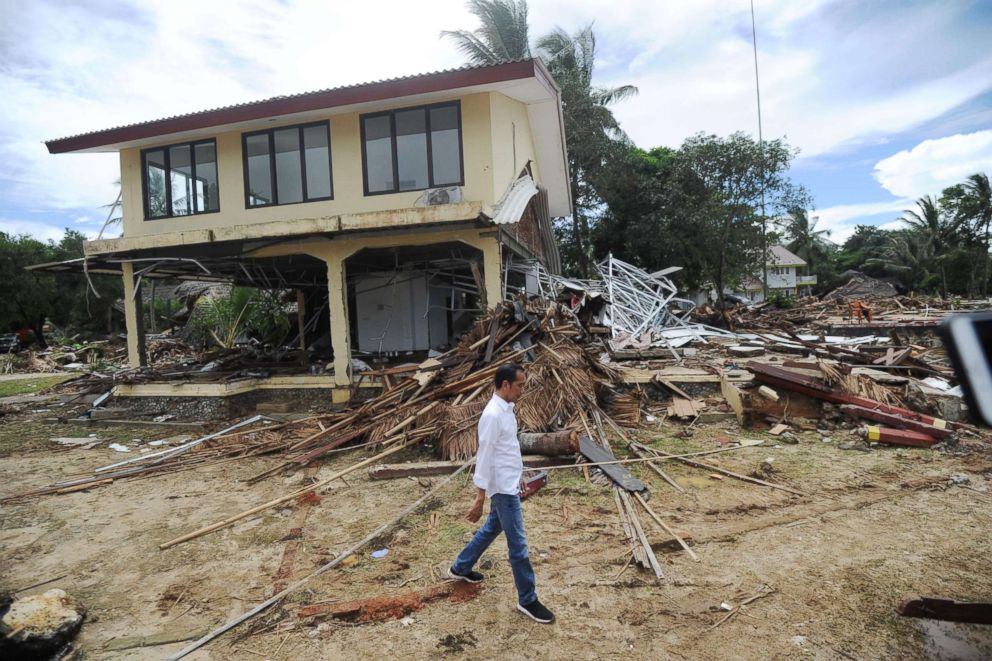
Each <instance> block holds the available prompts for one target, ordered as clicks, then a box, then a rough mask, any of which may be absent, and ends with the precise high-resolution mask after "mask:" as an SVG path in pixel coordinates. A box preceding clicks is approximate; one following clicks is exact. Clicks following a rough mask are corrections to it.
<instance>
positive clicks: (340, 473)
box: [158, 439, 420, 550]
mask: <svg viewBox="0 0 992 661" xmlns="http://www.w3.org/2000/svg"><path fill="white" fill-rule="evenodd" d="M419 440H420V439H417V440H414V441H409V442H407V443H402V444H400V445H397V446H395V447H392V448H389V449H388V450H385V451H383V452H380V453H379V454H377V455H375V456H374V457H369V458H368V459H366V460H364V461H360V462H358V463H357V464H355V465H353V466H350V467H349V468H345V469H344V470H342V471H338V472H337V473H335V474H334V475H332V476H330V477H329V478H327V479H326V480H321V481H320V482H317V483H316V484H311V485H310V486H307V487H304V488H302V489H298V490H297V491H294V492H293V493H290V494H287V495H285V496H280V497H279V498H275V499H274V500H270V501H269V502H267V503H262V504H261V505H258V506H256V507H252V508H251V509H248V510H245V511H244V512H241V513H240V514H235V515H234V516H231V517H228V518H226V519H224V520H223V521H219V522H217V523H214V524H211V525H209V526H205V527H203V528H200V529H199V530H196V531H194V532H191V533H189V534H186V535H183V536H182V537H176V538H175V539H171V540H169V541H168V542H165V543H163V544H159V546H158V547H159V549H161V550H165V549H167V548H171V547H173V546H176V545H177V544H182V543H183V542H188V541H189V540H191V539H196V538H197V537H202V536H203V535H206V534H208V533H212V532H214V531H215V530H220V529H221V528H226V527H227V526H229V525H231V524H232V523H234V522H236V521H240V520H241V519H243V518H245V517H248V516H251V515H252V514H258V513H259V512H263V511H265V510H267V509H269V508H271V507H275V506H276V505H279V504H281V503H285V502H286V501H289V500H293V499H294V498H296V497H297V496H301V495H303V494H305V493H307V492H308V491H317V490H318V489H321V488H323V487H325V486H327V485H328V484H330V483H331V482H333V481H334V480H337V479H338V478H341V477H343V476H345V475H347V474H348V473H351V472H353V471H356V470H358V469H359V468H363V467H365V466H368V465H369V464H371V463H372V462H375V461H379V460H380V459H382V458H384V457H388V456H389V455H391V454H396V453H397V452H399V451H400V450H404V449H406V448H408V447H410V446H411V445H413V444H414V443H416V442H418V441H419Z"/></svg>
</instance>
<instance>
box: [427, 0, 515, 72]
mask: <svg viewBox="0 0 992 661" xmlns="http://www.w3.org/2000/svg"><path fill="white" fill-rule="evenodd" d="M468 10H469V11H470V12H471V13H472V14H474V15H475V17H476V18H478V19H479V22H480V23H481V24H482V25H481V26H480V27H479V28H478V29H477V30H444V31H442V32H441V36H442V37H447V38H449V39H453V40H454V41H455V43H456V44H457V45H458V49H459V50H460V51H461V52H462V53H464V54H465V55H466V56H467V57H468V60H469V62H471V63H472V64H498V63H500V62H507V61H509V60H519V59H522V58H526V57H530V41H529V38H528V36H527V0H469V1H468Z"/></svg>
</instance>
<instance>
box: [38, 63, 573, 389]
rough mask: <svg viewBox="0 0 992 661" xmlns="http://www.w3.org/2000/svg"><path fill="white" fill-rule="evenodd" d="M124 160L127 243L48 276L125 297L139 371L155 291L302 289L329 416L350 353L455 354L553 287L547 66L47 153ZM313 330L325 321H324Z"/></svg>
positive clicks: (555, 99)
mask: <svg viewBox="0 0 992 661" xmlns="http://www.w3.org/2000/svg"><path fill="white" fill-rule="evenodd" d="M46 144H47V146H48V149H49V151H50V152H51V153H52V154H66V153H82V152H117V153H119V155H120V170H121V175H120V180H121V193H122V205H123V233H122V235H121V236H120V237H119V238H114V239H102V240H95V241H89V242H87V243H86V244H85V255H86V257H85V259H84V260H80V261H78V262H76V263H75V264H72V265H66V264H63V265H49V266H51V267H53V268H59V269H63V270H64V269H66V268H74V269H78V270H83V269H85V270H86V271H87V272H88V273H103V274H117V273H119V274H120V275H121V277H122V278H123V280H124V292H125V296H124V302H125V312H126V314H125V317H126V325H127V331H128V332H127V344H128V357H129V362H130V364H131V365H133V366H139V365H143V364H144V363H145V350H144V331H143V328H142V315H141V313H140V310H141V307H140V306H141V282H142V280H145V281H147V279H148V278H151V277H159V278H172V279H197V280H203V279H206V280H218V281H226V282H230V283H233V284H236V285H243V286H251V287H258V288H270V289H284V290H285V289H296V290H298V292H299V300H300V304H301V307H302V306H305V307H306V308H307V309H308V312H310V313H312V314H311V317H312V318H313V319H314V320H315V323H316V324H317V325H319V326H320V328H317V329H311V335H313V334H314V331H315V330H316V331H317V333H318V334H319V333H320V332H321V331H323V332H325V333H326V335H329V338H330V344H331V346H332V348H333V370H332V373H331V374H330V375H329V376H328V378H332V379H333V383H334V385H335V386H336V387H337V391H336V395H337V396H336V397H335V400H336V401H341V400H343V399H344V398H345V397H346V396H347V392H348V387H349V386H351V385H352V374H351V357H352V353H353V351H356V350H361V351H367V352H380V353H383V352H390V351H401V352H406V351H427V350H429V349H431V348H437V347H443V346H448V345H450V344H452V343H453V342H454V341H456V340H457V335H458V333H459V332H460V330H461V329H463V328H464V327H465V326H466V325H467V323H468V319H466V316H468V317H469V318H471V317H474V316H475V314H476V313H477V312H478V310H479V309H482V308H484V307H486V306H490V307H491V306H493V305H495V304H496V303H497V302H498V301H501V300H503V298H504V296H505V295H506V292H507V289H508V288H510V287H512V288H513V289H514V290H516V289H518V288H521V287H526V286H528V284H529V285H531V286H533V284H534V277H533V276H531V275H530V274H528V273H527V272H526V271H527V270H526V268H524V269H523V270H521V269H520V268H518V267H514V268H510V265H511V262H514V263H515V264H520V263H525V264H530V265H537V264H541V265H543V267H544V268H545V269H547V270H548V271H549V272H552V273H554V272H557V271H559V270H560V260H559V255H558V248H557V245H556V243H555V241H554V238H553V234H552V228H551V222H552V218H554V217H560V216H566V215H569V214H570V213H571V199H570V192H569V183H568V182H569V176H568V164H567V156H566V152H565V136H564V125H563V121H562V109H561V99H560V94H559V89H558V87H557V85H556V84H555V82H554V80H553V79H552V77H551V76H550V74H549V73H548V71H547V69H546V68H545V66H544V65H543V64H542V63H541V62H540V61H539V60H533V59H525V60H520V61H514V62H507V63H502V64H495V65H489V66H468V67H463V68H460V69H454V70H448V71H442V72H438V73H430V74H423V75H416V76H409V77H404V78H396V79H391V80H386V81H381V82H373V83H367V84H361V85H354V86H348V87H339V88H334V89H329V90H322V91H316V92H307V93H302V94H296V95H292V96H281V97H275V98H272V99H267V100H264V101H258V102H254V103H246V104H241V105H235V106H228V107H223V108H217V109H214V110H206V111H202V112H195V113H191V114H188V115H181V116H177V117H170V118H166V119H160V120H155V121H148V122H142V123H138V124H131V125H128V126H123V127H119V128H111V129H106V130H101V131H95V132H92V133H86V134H82V135H76V136H73V137H69V138H62V139H58V140H52V141H49V142H47V143H46ZM317 312H320V314H317Z"/></svg>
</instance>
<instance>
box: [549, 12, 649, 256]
mask: <svg viewBox="0 0 992 661" xmlns="http://www.w3.org/2000/svg"><path fill="white" fill-rule="evenodd" d="M537 50H538V51H539V52H540V54H541V57H542V58H544V60H545V61H546V62H547V64H548V70H549V71H550V72H551V75H552V76H553V77H554V79H555V82H557V83H558V86H559V87H560V88H561V103H562V111H563V113H564V119H565V137H566V143H567V148H568V160H569V170H570V173H569V174H570V177H571V180H570V182H569V183H570V186H571V189H572V201H573V204H574V209H573V212H572V232H571V234H572V242H573V249H574V251H573V256H574V258H575V260H576V261H577V262H578V264H577V266H578V269H579V271H580V273H581V274H583V275H585V276H588V275H589V274H590V271H591V269H592V264H593V258H592V255H591V250H592V242H591V237H590V227H589V216H590V210H591V209H592V208H593V207H595V206H597V205H598V204H599V199H598V195H597V194H596V191H595V186H594V180H595V178H596V175H597V172H598V171H600V170H601V169H602V168H603V163H604V160H605V158H606V157H607V155H608V154H609V153H610V151H611V149H612V148H614V147H615V146H616V144H617V143H618V142H619V143H623V144H626V143H628V142H629V140H628V138H627V136H626V134H625V133H624V132H623V130H622V129H621V128H620V123H619V122H618V121H617V120H616V117H614V116H613V112H612V111H611V110H610V106H611V105H613V104H615V103H617V102H619V101H623V100H624V99H627V98H629V97H631V96H633V95H635V94H637V88H636V87H634V86H633V85H620V86H618V87H598V86H596V85H594V84H593V82H592V76H593V69H594V66H595V61H596V35H595V34H594V33H593V31H592V25H587V26H586V27H584V28H582V29H580V30H578V31H577V32H576V33H575V34H571V35H570V34H568V33H567V32H566V31H565V30H563V29H562V28H560V27H559V28H555V29H554V30H552V31H551V32H550V33H548V34H547V35H545V36H543V37H541V38H540V39H539V40H538V42H537Z"/></svg>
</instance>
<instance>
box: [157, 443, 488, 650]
mask: <svg viewBox="0 0 992 661" xmlns="http://www.w3.org/2000/svg"><path fill="white" fill-rule="evenodd" d="M469 465H470V462H465V465H464V466H462V467H461V468H459V469H458V470H457V471H455V472H454V473H452V474H451V475H449V476H448V477H446V478H445V479H444V480H442V481H440V482H438V484H437V486H435V487H434V488H433V489H431V490H430V491H428V492H427V493H425V494H424V495H423V496H421V497H420V498H418V499H417V500H416V501H415V502H413V503H412V504H410V505H409V506H407V507H405V508H404V509H403V510H402V511H401V512H400V513H399V514H397V515H396V516H394V517H393V518H392V519H390V520H389V521H387V522H386V523H384V524H382V525H381V526H379V527H378V528H376V529H375V530H373V531H372V532H370V533H369V534H368V535H366V536H365V537H363V538H362V539H361V540H359V541H358V542H356V543H355V544H353V545H352V546H350V547H348V548H347V549H346V550H344V551H342V552H341V554H340V555H339V556H337V557H336V558H334V559H333V560H331V561H330V562H328V563H326V564H324V565H322V566H321V567H320V568H319V569H317V571H315V572H313V573H312V574H310V575H309V576H306V577H304V578H302V579H300V580H299V581H297V582H296V583H293V584H292V585H290V586H289V587H287V588H286V589H285V590H283V591H282V592H280V593H279V594H276V595H274V596H272V597H271V598H269V599H267V600H265V601H263V602H262V603H260V604H259V605H258V606H255V607H254V608H252V609H251V610H250V611H248V612H247V613H244V614H243V615H240V616H238V617H236V618H234V619H233V620H231V621H230V622H228V623H227V624H225V625H223V626H221V627H218V628H217V629H215V630H213V631H211V632H210V633H208V634H207V635H205V636H203V637H202V638H200V639H199V640H196V641H194V642H193V643H192V644H190V645H188V646H187V647H184V648H183V649H181V650H179V651H178V652H176V653H175V654H173V655H172V656H170V657H169V658H168V661H178V659H181V658H183V657H184V656H186V655H188V654H191V653H192V652H194V651H196V650H198V649H200V648H201V647H203V646H204V645H206V644H207V643H209V642H210V641H211V640H213V639H214V638H217V637H218V636H220V635H222V634H224V633H226V632H228V631H230V630H231V629H233V628H234V627H236V626H238V625H239V624H241V623H242V622H246V621H248V620H250V619H251V618H253V617H255V616H256V615H258V614H259V613H261V612H262V611H264V610H265V609H267V608H269V607H271V606H272V605H274V604H276V603H278V602H280V601H282V600H283V599H284V598H285V597H286V595H288V594H290V593H292V592H295V591H296V590H298V589H299V588H301V587H303V586H304V585H305V584H306V583H307V582H308V581H310V579H312V578H314V577H315V576H319V575H320V574H323V573H324V572H326V571H328V570H331V569H333V568H334V567H337V566H338V565H339V564H341V563H342V562H343V561H344V560H345V558H348V557H351V556H352V555H354V554H355V553H357V552H358V551H360V550H361V549H362V548H363V547H364V546H365V545H366V544H368V543H369V542H371V541H372V540H373V539H375V538H376V537H378V536H379V535H381V534H382V533H384V532H385V531H386V530H388V529H389V528H391V527H392V526H394V525H395V524H396V523H398V522H399V521H401V520H402V519H403V518H404V517H405V516H407V515H409V514H410V513H411V512H413V511H414V510H415V509H417V508H418V507H420V506H421V505H422V504H423V503H425V502H427V499H429V498H433V497H434V495H435V494H436V493H437V492H438V491H440V490H441V489H442V488H444V487H445V486H446V485H447V484H448V483H449V482H451V481H452V480H453V479H455V477H456V476H457V475H459V474H460V473H461V472H462V471H464V470H465V469H466V468H468V467H469Z"/></svg>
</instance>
